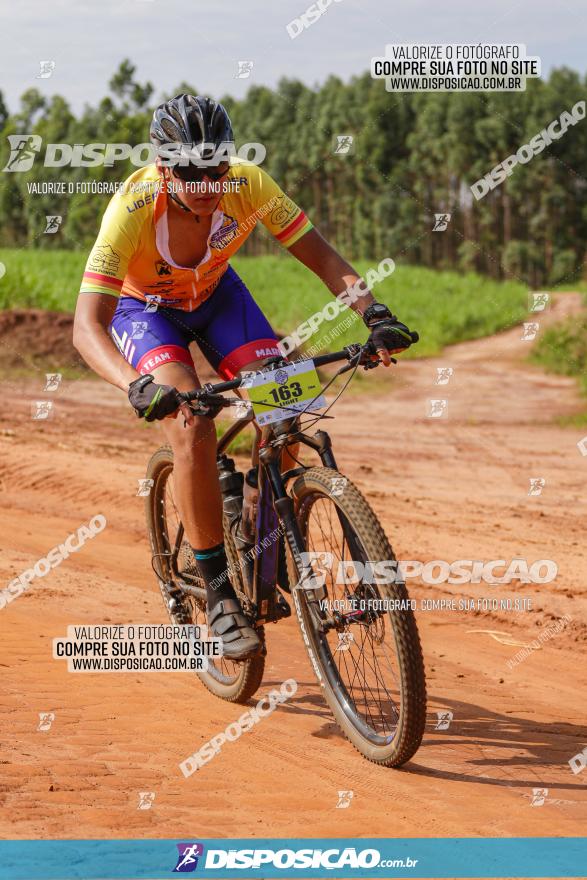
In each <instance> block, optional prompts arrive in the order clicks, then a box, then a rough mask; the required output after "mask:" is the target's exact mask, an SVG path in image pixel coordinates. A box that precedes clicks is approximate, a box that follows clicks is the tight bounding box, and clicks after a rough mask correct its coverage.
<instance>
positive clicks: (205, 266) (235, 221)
mask: <svg viewBox="0 0 587 880" xmlns="http://www.w3.org/2000/svg"><path fill="white" fill-rule="evenodd" d="M220 185H221V187H222V188H223V189H225V190H227V191H223V192H222V196H221V198H220V202H219V204H218V206H217V208H216V210H215V212H214V215H213V217H212V225H211V228H210V235H209V237H208V248H207V251H206V254H205V255H204V258H203V260H202V261H201V262H200V263H199V264H198V265H197V266H196V267H195V268H193V269H190V268H185V267H181V266H178V265H176V264H175V263H174V262H173V260H172V258H171V254H170V252H169V232H168V225H167V206H168V199H169V193H168V192H167V186H166V184H165V182H164V181H163V178H162V176H161V175H160V173H159V171H158V169H157V167H156V166H155V165H154V164H153V165H147V166H146V167H144V168H141V169H139V170H138V171H136V172H135V173H134V174H132V175H131V176H130V177H129V178H128V179H127V180H126V181H125V184H124V186H123V187H122V188H121V190H120V191H119V192H118V193H116V195H115V196H113V197H112V199H111V201H110V203H109V205H108V208H107V209H106V211H105V213H104V217H103V218H102V225H101V227H100V232H99V235H98V238H97V239H96V242H95V244H94V246H93V248H92V250H91V252H90V255H89V257H88V261H87V263H86V268H85V272H84V277H83V281H82V286H81V292H82V293H110V294H115V295H118V294H123V295H125V296H132V297H134V298H135V299H140V300H143V301H147V300H154V301H155V302H158V303H159V302H160V303H161V305H167V306H170V307H172V308H176V309H184V310H185V311H193V309H196V308H197V307H198V306H199V305H201V304H202V303H203V302H204V301H205V300H206V299H208V297H209V296H210V295H211V294H212V293H213V291H214V289H215V287H216V285H217V284H218V281H219V280H220V278H221V277H222V275H223V274H224V272H225V271H226V268H227V266H228V261H229V260H230V258H231V256H232V255H233V254H235V253H236V252H237V251H238V249H239V248H240V247H241V245H242V244H243V243H244V242H245V241H246V239H247V237H248V236H249V235H250V233H251V232H252V230H253V229H254V228H255V226H256V224H257V222H259V221H260V222H261V223H263V224H264V226H265V227H266V228H267V229H268V230H269V231H270V232H271V233H272V235H274V236H275V238H276V239H277V240H278V241H279V242H280V243H281V244H282V245H284V247H286V248H288V247H291V246H292V245H293V244H294V243H295V242H296V241H298V240H299V239H300V238H301V237H302V235H305V234H306V232H308V231H309V230H310V229H311V228H312V224H311V223H310V221H309V220H308V218H307V217H306V215H305V214H304V212H303V211H302V210H301V208H299V207H298V206H297V205H296V204H295V202H293V201H292V200H291V199H290V198H289V197H288V196H287V195H286V194H285V193H284V192H283V190H281V189H280V187H279V186H278V185H277V184H276V183H275V181H274V180H273V179H272V178H271V177H270V176H269V175H268V174H267V173H266V172H265V171H263V170H262V169H261V168H260V167H259V166H258V165H253V164H252V163H249V162H245V161H242V160H233V161H231V165H230V171H229V173H228V175H227V176H226V178H224V179H223V181H221V183H220Z"/></svg>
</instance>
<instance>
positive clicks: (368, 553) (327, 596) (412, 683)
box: [288, 468, 426, 767]
mask: <svg viewBox="0 0 587 880" xmlns="http://www.w3.org/2000/svg"><path fill="white" fill-rule="evenodd" d="M292 495H293V499H294V503H295V509H296V518H297V521H298V525H299V527H300V531H301V534H302V538H303V547H302V548H297V550H298V553H299V552H302V553H306V554H308V556H307V557H306V559H307V560H308V562H309V563H310V564H311V565H312V567H313V569H314V573H315V577H314V579H313V580H312V581H311V583H312V584H313V585H314V586H313V587H312V588H308V587H307V586H304V585H303V584H302V585H301V584H300V576H301V574H302V573H301V572H300V570H299V566H298V565H297V564H296V563H295V561H294V555H292V554H291V553H289V554H288V565H289V567H290V578H291V582H292V584H297V586H296V587H293V588H292V592H293V595H294V604H295V607H296V613H297V615H298V618H299V621H300V624H301V627H302V634H303V635H304V641H305V644H306V649H307V651H308V654H309V657H310V661H311V663H312V666H313V668H314V671H315V673H316V675H317V677H318V679H319V681H320V684H321V686H322V689H323V693H324V697H325V699H326V701H327V703H328V705H329V706H330V709H331V710H332V712H333V714H334V717H335V719H336V721H337V723H338V725H339V727H340V728H341V730H342V732H343V733H344V734H345V736H346V737H347V738H348V739H349V740H350V742H351V743H352V744H353V745H354V746H355V748H356V749H357V750H358V751H359V752H360V753H361V754H362V755H364V757H366V758H368V759H369V760H370V761H373V762H375V763H376V764H380V765H383V766H386V767H398V766H400V765H401V764H404V763H405V762H406V761H408V760H409V759H410V758H411V757H412V756H413V755H414V754H415V752H416V751H417V749H418V747H419V746H420V743H421V741H422V736H423V733H424V727H425V723H426V682H425V674H424V662H423V658H422V649H421V646H420V639H419V635H418V629H417V626H416V620H415V617H414V613H413V610H412V609H411V607H410V606H411V603H410V601H409V597H408V593H407V590H406V587H405V584H404V583H403V582H399V581H398V579H397V577H396V575H395V574H394V575H393V576H392V577H389V575H387V576H385V575H384V577H383V578H382V577H380V576H379V575H375V576H374V573H377V572H381V570H382V563H384V562H385V566H383V570H384V571H386V572H390V571H393V570H394V563H395V556H394V554H393V550H392V548H391V546H390V544H389V541H388V540H387V538H386V536H385V533H384V531H383V529H382V528H381V525H380V523H379V520H378V519H377V517H376V515H375V513H374V512H373V510H372V509H371V507H370V506H369V504H368V503H367V501H366V500H365V498H364V497H363V495H362V494H361V493H360V492H359V490H358V489H357V488H356V487H355V486H354V485H353V483H351V481H350V480H348V479H346V477H343V476H342V475H341V474H340V473H338V472H337V471H335V470H332V469H330V468H311V469H309V470H307V471H306V472H305V473H304V474H303V475H302V476H300V477H299V478H298V479H297V480H296V482H295V483H294V486H293V490H292ZM296 555H298V554H296ZM298 558H299V556H298ZM377 564H379V565H377ZM317 567H318V570H317ZM384 581H387V582H384ZM304 584H308V581H307V580H306V581H304ZM317 584H322V586H320V587H316V585H317Z"/></svg>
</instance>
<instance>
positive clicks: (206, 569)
mask: <svg viewBox="0 0 587 880" xmlns="http://www.w3.org/2000/svg"><path fill="white" fill-rule="evenodd" d="M192 551H193V554H194V556H195V558H196V562H197V563H198V568H199V569H200V573H201V575H202V577H203V578H204V581H205V583H206V600H207V603H208V610H209V611H212V609H213V608H214V606H215V605H217V604H218V602H220V601H221V600H222V599H236V598H237V597H236V593H235V592H234V588H233V586H232V584H231V582H230V578H229V576H228V571H227V569H228V563H227V561H226V551H225V549H224V544H217V545H216V547H209V548H208V549H207V550H195V549H194V548H193V547H192ZM237 601H238V600H237Z"/></svg>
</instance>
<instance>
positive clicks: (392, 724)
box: [306, 496, 401, 740]
mask: <svg viewBox="0 0 587 880" xmlns="http://www.w3.org/2000/svg"><path fill="white" fill-rule="evenodd" d="M345 531H346V529H345V528H343V525H342V523H341V519H340V516H339V513H338V511H337V508H336V505H335V503H334V501H333V500H332V499H330V498H325V497H324V496H316V497H315V498H314V499H313V500H312V502H311V504H310V506H309V510H308V511H307V520H306V546H307V548H308V550H310V551H313V552H314V553H316V554H320V553H330V554H332V565H331V566H330V567H329V568H327V569H326V572H325V573H326V579H325V584H324V586H325V587H326V590H327V595H328V597H329V599H330V600H331V601H333V600H337V599H341V600H343V601H344V599H352V598H355V599H359V598H361V599H366V600H368V599H370V598H373V599H380V598H381V596H380V595H379V590H378V589H377V588H376V587H375V586H374V585H372V584H366V583H364V582H363V581H359V582H358V583H357V584H354V583H353V584H352V585H350V586H349V585H348V584H346V583H343V584H342V585H341V584H338V583H337V570H338V567H339V563H344V562H350V561H354V562H355V563H363V564H364V563H366V562H367V561H368V560H367V559H366V558H363V559H356V560H352V554H351V550H350V547H349V544H348V540H347V536H346V534H345ZM362 555H364V554H362ZM374 561H377V560H374ZM325 568H326V567H325ZM343 569H344V570H345V571H346V570H347V569H346V566H343ZM345 580H346V578H345ZM331 613H332V612H331ZM385 617H386V614H373V615H372V617H371V619H369V618H367V619H366V620H365V619H363V620H357V621H356V622H351V623H349V624H347V625H345V626H344V629H342V630H341V629H340V628H339V627H336V628H332V629H330V630H329V631H328V632H326V633H324V634H323V635H322V637H321V638H322V643H323V646H324V649H325V650H326V651H327V653H328V654H330V657H331V658H332V663H333V665H334V667H335V668H336V670H337V673H338V677H339V679H340V682H341V685H342V686H343V688H344V690H345V691H346V693H347V694H348V697H349V698H350V700H351V702H352V705H353V710H354V712H355V713H356V715H357V716H358V717H359V718H360V719H361V721H362V723H363V724H364V725H365V726H366V727H367V728H368V729H369V730H371V731H372V735H373V736H375V737H377V738H385V739H388V740H389V739H391V738H392V737H393V735H394V733H395V731H396V730H397V724H398V720H399V716H400V709H399V705H400V699H401V688H400V683H399V676H398V661H397V659H395V662H394V656H396V649H395V642H394V640H393V634H392V632H391V628H390V633H389V638H390V640H391V644H389V643H388V642H386V635H387V630H386V626H385ZM344 633H347V634H350V635H351V636H352V637H353V640H352V641H350V642H348V644H347V645H346V646H345V647H341V646H342V645H343V644H344V638H345V637H344V635H343V634H344ZM341 635H342V636H343V638H342V639H341V638H340V636H341ZM346 638H347V639H348V635H347V636H346ZM334 639H336V640H337V642H338V644H334Z"/></svg>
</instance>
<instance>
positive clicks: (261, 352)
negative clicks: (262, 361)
mask: <svg viewBox="0 0 587 880" xmlns="http://www.w3.org/2000/svg"><path fill="white" fill-rule="evenodd" d="M276 354H281V352H280V351H279V349H278V348H277V346H276V345H274V346H273V347H272V348H257V349H256V350H255V357H258V358H265V357H273V355H276Z"/></svg>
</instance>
